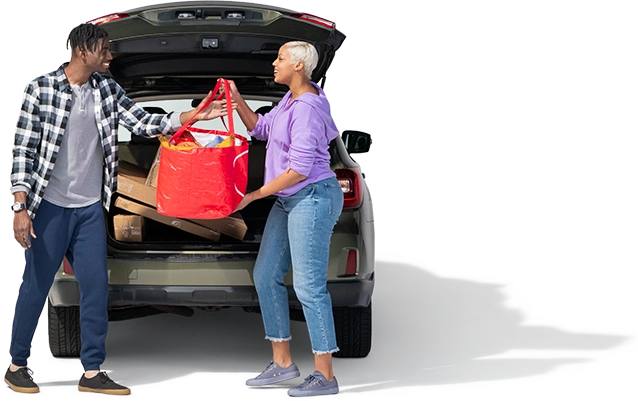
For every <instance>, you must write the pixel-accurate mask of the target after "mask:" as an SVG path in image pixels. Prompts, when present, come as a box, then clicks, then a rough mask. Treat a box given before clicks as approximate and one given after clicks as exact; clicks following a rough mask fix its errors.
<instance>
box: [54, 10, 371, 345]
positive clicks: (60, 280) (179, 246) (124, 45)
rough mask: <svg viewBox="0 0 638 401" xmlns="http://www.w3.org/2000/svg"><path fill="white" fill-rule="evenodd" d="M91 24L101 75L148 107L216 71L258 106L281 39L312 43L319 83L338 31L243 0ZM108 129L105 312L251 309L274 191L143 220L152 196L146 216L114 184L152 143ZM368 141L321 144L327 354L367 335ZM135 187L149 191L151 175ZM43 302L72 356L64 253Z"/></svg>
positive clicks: (73, 292)
mask: <svg viewBox="0 0 638 401" xmlns="http://www.w3.org/2000/svg"><path fill="white" fill-rule="evenodd" d="M91 22H93V23H97V24H101V26H102V27H104V29H106V30H107V31H108V33H109V39H110V41H111V51H112V53H113V57H114V58H113V61H112V62H111V65H110V70H109V73H110V74H111V75H112V76H113V77H114V78H115V79H116V80H117V82H118V83H119V84H120V85H121V86H122V87H123V88H124V90H125V91H126V92H127V95H128V96H129V97H130V98H132V99H134V100H135V101H136V102H137V103H138V104H139V105H140V106H142V107H145V108H146V109H147V110H149V111H150V112H163V111H184V110H188V109H190V108H192V107H193V105H197V104H198V103H199V101H200V100H201V99H202V98H203V97H204V96H205V95H206V93H208V91H210V90H211V89H212V88H213V87H214V85H215V83H216V81H217V79H218V78H219V77H224V78H228V79H232V80H234V81H235V83H236V84H237V87H238V88H239V90H240V91H241V93H242V95H243V96H244V97H245V98H246V99H247V101H248V102H249V104H251V106H252V107H253V110H256V111H258V112H259V111H260V110H267V109H268V108H270V107H272V106H273V105H276V104H277V102H278V101H279V100H280V99H281V98H282V97H283V96H284V94H285V93H286V91H287V89H288V88H287V87H285V86H282V85H279V84H276V83H275V82H274V79H273V67H272V62H273V61H274V60H275V58H276V56H277V53H278V50H279V48H280V47H281V45H282V44H284V43H285V42H288V41H291V40H304V41H308V42H311V43H312V44H314V46H315V47H316V48H317V50H318V52H319V63H318V65H317V68H316V69H315V71H314V72H313V77H312V79H313V81H314V82H317V83H318V84H319V85H320V86H323V84H324V82H325V78H326V72H327V70H328V67H329V66H330V64H331V62H332V60H333V59H334V57H335V53H336V51H337V49H339V47H340V46H341V44H342V43H343V41H344V40H345V35H344V34H343V33H342V32H340V31H338V30H337V29H336V28H335V24H334V23H332V22H331V21H328V20H324V19H322V18H319V17H316V16H313V15H309V14H304V13H299V12H295V11H291V10H286V9H281V8H276V7H272V6H264V5H259V4H249V3H233V2H201V1H200V2H192V3H189V2H180V3H172V4H160V5H156V6H149V7H144V8H138V9H133V10H129V11H126V12H123V13H117V14H112V15H107V16H104V17H102V18H99V19H97V20H94V21H91ZM262 107H263V108H264V109H262ZM222 122H223V121H221V119H216V121H212V122H206V123H207V124H211V125H210V127H209V126H206V125H202V127H204V128H215V129H220V128H221V129H222V130H223V126H222V125H221V124H222ZM198 124H200V123H198ZM202 124H204V123H202ZM215 124H217V125H215ZM235 125H236V130H235V131H236V132H237V133H238V134H240V135H245V132H246V129H245V127H242V125H241V120H240V119H239V118H235ZM118 137H119V149H118V154H119V160H120V173H119V174H120V177H119V179H118V182H119V186H118V192H117V193H116V194H114V196H113V198H114V199H113V204H112V205H111V207H110V211H109V213H108V215H106V217H105V218H106V219H107V227H108V268H109V320H111V321H115V320H122V319H130V318H137V317H142V316H148V315H154V314H158V313H178V314H182V315H186V316H189V315H192V314H193V312H194V308H199V309H202V310H207V311H216V310H220V309H223V308H229V307H240V308H243V309H244V310H246V311H251V312H257V313H259V300H258V298H257V293H256V291H255V287H254V285H253V280H252V272H253V266H254V262H255V259H256V256H257V252H258V250H259V246H260V240H261V234H262V232H263V229H264V225H265V222H266V217H267V215H268V212H269V210H270V208H271V206H272V205H273V203H274V197H269V198H265V199H261V200H259V201H255V202H252V203H251V204H250V205H249V206H248V207H247V208H245V209H244V210H242V211H241V212H239V213H237V214H234V215H232V216H231V217H230V218H229V219H224V220H220V221H195V222H189V221H186V222H182V223H183V225H180V224H182V223H179V222H180V220H173V221H171V222H168V223H167V222H166V221H159V220H157V219H154V218H148V216H151V215H152V213H154V212H155V210H154V209H153V208H152V205H151V206H150V207H149V205H148V204H147V205H145V207H144V210H145V211H146V212H145V213H151V214H141V213H140V212H138V211H133V212H132V211H131V209H130V208H128V207H127V206H126V205H128V204H130V203H131V201H132V202H133V203H134V204H135V202H137V199H133V198H130V197H129V195H130V194H128V193H127V192H126V188H124V187H125V185H126V184H125V182H129V181H130V177H128V178H127V177H124V175H123V174H124V173H125V171H126V172H127V173H126V174H129V173H131V172H135V174H137V178H138V181H139V179H140V178H142V179H143V178H145V177H146V178H147V180H150V176H151V175H152V174H151V173H152V171H153V167H154V160H155V159H156V155H157V151H158V149H159V146H160V142H159V140H157V139H156V138H153V139H152V140H149V139H144V138H140V137H138V136H136V135H131V134H130V133H129V132H127V131H126V130H125V129H123V128H120V131H119V133H118ZM370 144H371V139H370V135H369V134H367V133H364V132H359V131H344V132H343V133H342V135H341V137H340V138H336V139H335V140H333V142H332V143H331V145H330V153H331V166H332V168H333V170H334V171H335V172H336V175H337V178H338V180H339V182H340V183H341V186H342V189H343V194H344V206H343V212H342V214H341V217H340V219H339V221H338V223H337V225H336V226H335V228H334V232H333V235H332V239H331V244H330V261H329V268H328V289H329V291H330V294H331V296H332V302H333V308H334V317H335V326H336V332H337V344H338V346H339V348H340V351H339V352H338V353H337V354H335V356H338V357H365V356H367V355H368V353H369V352H370V348H371V343H372V342H371V340H372V309H371V308H372V306H371V299H372V292H373V288H374V217H373V212H372V200H371V197H370V193H369V190H368V187H367V185H366V182H365V180H364V175H363V173H362V172H361V168H360V166H359V164H358V163H357V162H355V161H354V160H353V159H352V157H351V156H350V154H353V153H363V152H367V151H368V150H369V149H370ZM264 153H265V143H263V142H261V141H256V140H250V147H249V152H248V155H249V163H248V165H249V169H248V170H249V172H248V174H249V177H248V188H247V191H252V190H255V189H257V188H258V187H259V186H261V185H262V184H263V167H264ZM135 174H134V175H135ZM146 184H149V185H146ZM136 185H138V186H141V187H142V189H143V190H149V188H151V189H152V180H151V181H147V182H141V183H140V182H138V184H136ZM145 185H146V186H145ZM122 188H124V190H122V191H120V189H122ZM142 203H143V202H142ZM138 206H139V205H138ZM149 209H150V212H149ZM138 215H142V217H135V218H130V219H128V220H130V221H134V220H135V221H137V223H136V224H138V225H139V227H136V228H137V229H139V230H138V232H136V235H134V236H133V237H130V238H123V237H122V236H121V235H120V234H121V232H120V231H118V230H120V229H121V227H120V226H118V225H117V224H116V222H118V221H122V220H121V219H124V220H127V217H133V216H138ZM145 216H146V217H145ZM141 220H143V223H140V221H141ZM176 221H177V222H178V223H175V222H176ZM188 224H190V225H191V226H188ZM189 227H190V228H189ZM207 227H208V228H207ZM209 227H216V228H215V229H213V230H211V229H210V228H209ZM193 228H197V229H196V230H195V229H193ZM202 230H203V232H204V233H203V234H202ZM206 233H208V234H213V235H212V236H211V235H205V234H206ZM129 234H130V233H129ZM286 284H287V285H288V288H289V299H290V308H291V311H290V315H291V318H292V319H294V320H303V313H302V312H301V305H300V303H299V301H298V300H297V298H296V296H295V293H294V291H293V289H292V275H291V274H289V275H288V276H287V277H286ZM48 310H49V314H48V316H49V344H50V349H51V352H52V353H53V355H54V356H70V357H73V356H79V351H80V347H81V344H80V326H79V289H78V285H77V282H76V281H75V278H74V275H73V269H72V266H70V265H69V264H68V262H67V261H66V260H65V262H64V263H63V265H62V266H61V267H60V271H59V272H58V274H57V275H56V278H55V282H54V285H53V287H52V289H51V291H50V294H49V302H48Z"/></svg>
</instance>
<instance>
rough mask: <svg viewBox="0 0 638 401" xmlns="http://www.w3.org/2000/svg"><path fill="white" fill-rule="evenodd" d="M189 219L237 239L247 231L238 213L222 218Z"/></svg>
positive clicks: (242, 237) (241, 237)
mask: <svg viewBox="0 0 638 401" xmlns="http://www.w3.org/2000/svg"><path fill="white" fill-rule="evenodd" d="M190 221H192V222H195V223H197V224H200V225H202V226H204V227H208V228H210V229H211V230H213V231H217V232H219V233H223V234H226V235H228V236H231V237H233V238H237V239H244V237H245V236H246V231H248V227H247V226H246V223H245V222H244V219H242V217H241V214H239V213H233V214H231V215H230V216H228V217H224V218H223V219H210V220H201V219H190Z"/></svg>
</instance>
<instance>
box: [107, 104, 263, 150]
mask: <svg viewBox="0 0 638 401" xmlns="http://www.w3.org/2000/svg"><path fill="white" fill-rule="evenodd" d="M191 101H192V100H191V99H176V100H154V101H140V102H137V105H138V106H140V107H143V108H144V109H146V110H147V111H149V112H154V113H156V112H161V110H164V111H165V112H166V113H170V112H171V111H175V112H182V111H188V110H190V109H192V108H193V107H192V106H191ZM246 103H248V106H250V108H251V109H252V110H254V111H258V110H259V109H261V110H266V109H267V107H272V103H271V102H268V101H264V100H246ZM224 122H225V123H226V127H228V118H227V117H224V120H223V121H222V119H221V118H215V119H213V120H209V121H198V122H197V123H196V124H195V125H194V126H195V127H197V128H202V129H211V130H218V131H227V128H226V127H224ZM233 122H234V124H235V133H236V134H238V135H242V136H244V137H246V138H248V139H250V136H249V135H248V132H247V130H246V127H245V126H244V124H243V123H242V122H241V119H240V118H239V114H237V111H234V112H233ZM117 134H118V140H119V141H120V142H128V141H130V140H131V136H132V134H131V132H130V131H129V130H127V129H126V128H124V127H123V126H121V125H120V126H119V129H118V132H117Z"/></svg>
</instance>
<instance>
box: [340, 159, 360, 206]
mask: <svg viewBox="0 0 638 401" xmlns="http://www.w3.org/2000/svg"><path fill="white" fill-rule="evenodd" d="M335 173H336V174H337V180H338V181H339V184H340V185H341V190H342V191H343V210H348V209H357V208H359V207H360V206H361V203H363V198H362V196H363V194H362V192H363V191H362V189H363V182H362V181H361V172H360V171H359V169H357V168H340V169H337V170H335Z"/></svg>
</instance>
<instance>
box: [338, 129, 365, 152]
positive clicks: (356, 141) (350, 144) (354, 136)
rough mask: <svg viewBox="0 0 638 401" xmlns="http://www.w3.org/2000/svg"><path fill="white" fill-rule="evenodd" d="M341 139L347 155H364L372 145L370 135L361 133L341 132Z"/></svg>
mask: <svg viewBox="0 0 638 401" xmlns="http://www.w3.org/2000/svg"><path fill="white" fill-rule="evenodd" d="M341 139H342V140H343V143H344V145H346V150H347V151H348V153H366V152H367V151H369V150H370V145H372V138H371V137H370V134H367V133H365V132H361V131H343V133H342V134H341Z"/></svg>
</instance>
